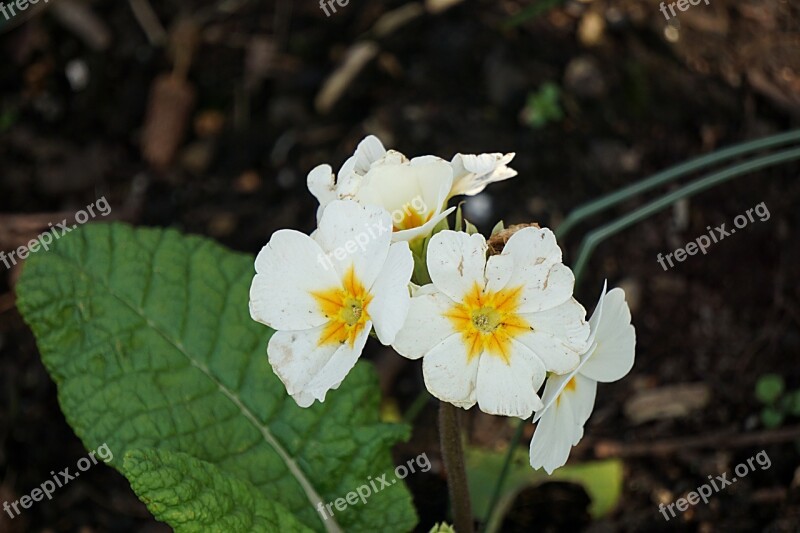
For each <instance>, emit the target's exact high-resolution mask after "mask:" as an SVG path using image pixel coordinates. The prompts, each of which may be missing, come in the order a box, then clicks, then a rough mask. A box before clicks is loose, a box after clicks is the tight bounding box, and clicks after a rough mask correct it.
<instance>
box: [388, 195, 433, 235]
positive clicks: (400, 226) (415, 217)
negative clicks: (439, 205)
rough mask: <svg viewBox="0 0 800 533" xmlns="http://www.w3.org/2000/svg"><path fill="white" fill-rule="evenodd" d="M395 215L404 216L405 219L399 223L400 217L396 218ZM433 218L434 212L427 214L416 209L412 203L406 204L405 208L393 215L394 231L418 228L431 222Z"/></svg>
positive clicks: (401, 219)
mask: <svg viewBox="0 0 800 533" xmlns="http://www.w3.org/2000/svg"><path fill="white" fill-rule="evenodd" d="M395 214H402V215H403V217H402V218H400V220H399V221H398V220H397V218H399V217H395ZM432 216H433V212H431V213H427V214H426V213H424V212H421V211H420V210H419V209H417V208H416V207H414V206H413V205H412V204H411V203H410V202H409V203H406V204H404V205H403V207H401V208H400V209H398V210H397V211H395V212H393V213H392V224H393V231H400V230H404V229H411V228H418V227H420V226H422V225H424V224H425V223H426V222H427V221H429V220H430V219H431V217H432Z"/></svg>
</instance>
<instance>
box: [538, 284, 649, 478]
mask: <svg viewBox="0 0 800 533" xmlns="http://www.w3.org/2000/svg"><path fill="white" fill-rule="evenodd" d="M605 291H606V289H605V287H603V294H601V296H600V300H599V301H598V302H597V308H596V309H595V311H594V313H593V314H592V318H591V319H590V320H589V324H590V326H591V331H592V332H591V335H590V337H589V349H588V350H587V351H586V353H585V354H583V355H582V356H581V362H580V364H579V365H578V367H577V368H576V369H575V370H573V371H572V372H570V373H569V374H566V375H563V376H551V377H550V378H548V380H547V385H545V388H544V394H543V395H542V399H543V401H544V407H543V408H542V409H540V410H539V411H538V412H537V414H536V417H535V418H534V419H533V421H534V422H536V421H537V420H538V421H539V423H538V424H537V426H536V431H535V432H534V433H533V439H531V449H530V459H531V466H532V467H533V468H537V469H538V468H542V467H544V469H545V470H546V471H547V473H548V474H552V473H553V471H554V470H555V469H556V468H559V467H561V466H564V464H565V463H566V462H567V458H568V457H569V452H570V450H571V449H572V447H573V446H575V445H576V444H578V442H579V441H580V440H581V439H582V438H583V426H584V425H585V424H586V421H587V420H588V419H589V415H591V414H592V410H593V409H594V400H595V394H596V392H597V383H598V382H600V383H610V382H612V381H617V380H619V379H622V378H623V377H625V375H627V374H628V372H630V370H631V368H632V367H633V360H634V348H635V346H636V331H635V330H634V328H633V326H632V325H631V312H630V309H629V308H628V304H627V303H626V302H625V292H624V291H623V290H622V289H619V288H617V289H613V290H611V291H610V292H609V293H608V294H606V292H605Z"/></svg>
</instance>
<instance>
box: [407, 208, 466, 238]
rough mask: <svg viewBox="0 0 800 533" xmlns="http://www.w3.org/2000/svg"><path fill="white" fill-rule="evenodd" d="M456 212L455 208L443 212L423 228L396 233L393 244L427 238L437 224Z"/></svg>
mask: <svg viewBox="0 0 800 533" xmlns="http://www.w3.org/2000/svg"><path fill="white" fill-rule="evenodd" d="M455 210H456V208H455V206H453V207H450V208H448V209H447V210H445V211H442V212H441V213H439V214H437V215H434V216H433V217H432V218H431V219H430V220H429V221H427V222H426V223H425V224H423V225H422V226H419V227H417V228H410V229H404V230H400V231H395V232H394V233H392V242H401V241H407V242H410V241H413V240H414V239H416V238H418V237H427V236H428V235H430V234H431V233H433V228H434V227H435V226H436V224H438V223H439V222H441V221H442V220H443V219H445V218H447V216H448V215H449V214H450V213H452V212H453V211H455Z"/></svg>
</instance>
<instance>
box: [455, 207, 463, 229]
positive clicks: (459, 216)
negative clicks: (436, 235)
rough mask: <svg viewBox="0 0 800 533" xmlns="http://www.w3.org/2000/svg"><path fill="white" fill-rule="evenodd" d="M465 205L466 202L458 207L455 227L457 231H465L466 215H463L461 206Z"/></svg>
mask: <svg viewBox="0 0 800 533" xmlns="http://www.w3.org/2000/svg"><path fill="white" fill-rule="evenodd" d="M462 205H464V202H459V203H458V207H457V208H456V223H455V226H453V229H454V230H455V231H464V224H463V223H462V221H463V220H464V215H463V214H462V213H461V206H462Z"/></svg>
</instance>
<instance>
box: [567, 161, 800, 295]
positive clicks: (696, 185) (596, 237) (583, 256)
mask: <svg viewBox="0 0 800 533" xmlns="http://www.w3.org/2000/svg"><path fill="white" fill-rule="evenodd" d="M796 159H800V148H793V149H791V150H784V151H782V152H778V153H775V154H771V155H767V156H763V157H758V158H756V159H751V160H750V161H747V162H746V163H741V164H739V165H736V166H734V167H729V168H726V169H725V170H722V171H719V172H715V173H713V174H708V175H706V176H704V177H702V178H700V179H698V180H696V181H693V182H691V183H690V184H689V185H686V186H684V187H681V188H680V189H678V190H676V191H673V192H671V193H669V194H665V195H664V196H662V197H661V198H658V199H657V200H654V201H652V202H650V203H649V204H647V205H645V206H643V207H640V208H639V209H636V210H635V211H632V212H630V213H628V214H627V215H625V216H623V217H620V218H618V219H616V220H615V221H613V222H611V223H609V224H606V225H605V226H602V227H600V228H598V229H596V230H594V231H592V232H591V233H589V235H587V236H586V237H585V238H584V239H583V242H582V243H581V247H580V248H579V250H578V258H577V260H576V261H575V266H574V268H573V272H574V273H575V280H576V281H575V283H576V284H577V280H579V279H580V277H581V275H582V274H583V270H584V268H586V263H587V262H588V261H589V258H590V257H591V255H592V252H593V251H594V249H595V248H596V247H597V245H598V244H600V243H601V242H603V241H604V240H605V239H607V238H609V237H611V236H612V235H616V234H617V233H619V232H620V231H622V230H623V229H625V228H627V227H629V226H632V225H633V224H635V223H637V222H639V221H641V220H644V219H645V218H647V217H649V216H650V215H652V214H654V213H657V212H659V211H661V210H663V209H666V208H667V207H669V206H671V205H672V204H674V203H675V202H676V201H678V200H680V199H682V198H688V197H690V196H693V195H695V194H697V193H699V192H702V191H705V190H706V189H709V188H711V187H713V186H715V185H718V184H720V183H723V182H725V181H728V180H730V179H732V178H736V177H738V176H741V175H743V174H748V173H750V172H753V171H755V170H760V169H762V168H766V167H770V166H773V165H777V164H779V163H785V162H787V161H793V160H796Z"/></svg>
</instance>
